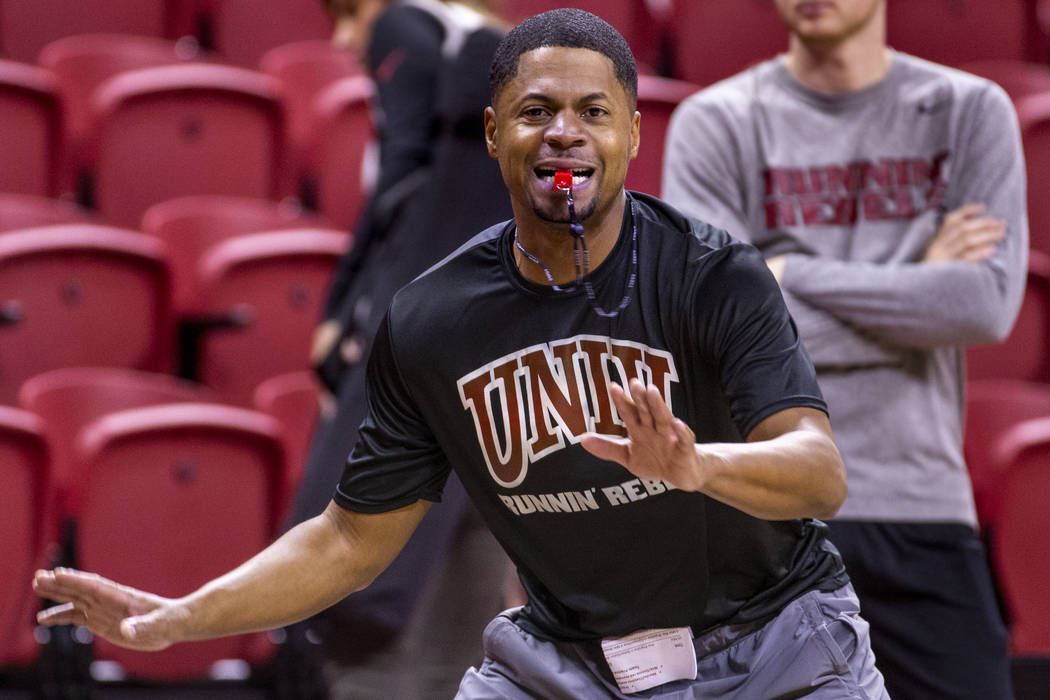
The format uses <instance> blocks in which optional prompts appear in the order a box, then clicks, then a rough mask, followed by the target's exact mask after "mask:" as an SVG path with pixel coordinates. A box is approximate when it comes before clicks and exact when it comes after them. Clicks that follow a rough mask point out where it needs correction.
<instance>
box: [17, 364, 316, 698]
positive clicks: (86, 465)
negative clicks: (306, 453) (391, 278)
mask: <svg viewBox="0 0 1050 700" xmlns="http://www.w3.org/2000/svg"><path fill="white" fill-rule="evenodd" d="M316 407H317V388H316V385H315V384H314V383H313V381H312V378H311V377H310V375H309V373H295V374H289V375H284V376H279V377H274V378H271V379H270V380H267V381H266V382H264V383H263V384H261V385H260V386H259V388H258V390H257V392H256V394H255V402H254V404H253V406H252V407H235V406H231V405H228V404H223V403H221V402H220V401H219V400H218V399H217V397H216V396H215V395H214V393H213V392H210V391H209V390H207V389H206V388H205V387H202V386H200V385H197V384H194V383H191V382H186V381H182V380H177V379H175V378H174V377H171V376H167V375H160V374H151V373H145V372H138V371H134V370H126V369H114V368H67V369H61V370H54V371H51V372H47V373H44V374H42V375H38V376H36V377H34V378H32V379H31V380H29V381H28V382H26V383H25V385H24V386H23V388H22V391H21V394H20V407H17V408H16V407H5V406H0V456H2V459H0V472H2V474H3V476H4V483H5V488H4V491H3V496H2V497H0V498H2V505H3V507H2V508H0V531H2V532H3V533H4V537H2V538H0V554H2V556H3V558H4V561H5V563H6V565H7V567H8V568H7V570H6V573H5V576H4V577H2V578H0V634H2V635H3V638H4V640H5V643H4V644H3V645H0V666H3V665H5V664H21V665H26V664H29V663H31V662H33V661H34V660H35V659H36V657H37V656H38V655H39V653H40V645H39V640H37V639H35V637H34V626H35V625H34V621H33V616H34V611H35V610H36V608H37V607H38V603H39V601H36V600H35V597H34V596H33V594H32V592H31V590H30V588H29V581H30V578H31V575H32V571H33V570H34V569H35V568H37V567H41V566H52V565H54V564H55V563H56V562H69V561H75V562H76V563H77V564H78V565H80V566H83V567H85V568H87V569H90V570H92V571H97V572H99V573H101V574H102V575H104V576H107V577H111V578H114V579H117V580H120V581H124V582H127V583H130V584H131V585H135V586H140V587H142V588H145V589H147V590H152V591H156V592H158V593H159V594H161V595H181V594H184V593H185V592H187V591H189V590H193V589H194V588H196V587H198V586H200V585H201V584H203V583H204V582H205V581H207V580H209V579H211V578H213V577H215V576H217V575H219V574H221V573H223V572H225V571H227V570H229V569H230V568H232V567H234V566H236V565H238V564H239V563H241V562H242V561H244V560H245V559H247V558H248V557H249V556H251V555H252V554H254V553H255V552H256V551H258V550H260V549H261V548H262V547H264V546H266V544H268V543H269V541H270V540H271V539H272V538H273V537H274V536H275V534H276V533H277V528H278V527H279V525H280V521H281V518H282V517H283V514H284V513H285V511H286V509H287V507H288V504H289V500H290V497H291V495H292V494H293V493H294V488H295V486H296V484H297V480H298V467H299V466H300V465H301V460H302V451H303V448H304V446H305V444H306V442H307V440H308V439H309V433H310V431H311V430H312V428H313V424H312V421H313V420H314V419H315V418H316V415H317V409H316ZM202 543H207V546H206V547H202V546H201V545H202ZM272 652H273V645H272V644H271V643H270V642H269V640H268V638H267V637H266V636H265V635H250V636H246V637H241V638H233V639H226V640H216V641H213V642H207V643H200V644H187V645H178V646H176V647H173V648H172V649H170V650H168V651H166V652H162V653H160V654H143V653H135V652H129V651H127V650H124V649H120V648H118V647H115V646H113V645H110V644H108V643H106V642H104V641H102V640H95V643H94V645H93V650H92V653H93V657H94V658H95V659H98V660H105V661H112V662H115V663H117V664H119V666H120V668H121V669H122V672H123V673H124V674H126V675H128V676H130V677H133V678H144V679H154V680H162V679H166V680H174V679H189V678H207V677H208V673H209V669H210V667H211V666H212V664H214V663H215V662H216V661H218V660H220V659H243V660H246V661H248V662H251V663H260V662H262V661H265V660H266V659H267V658H269V656H270V655H271V654H272Z"/></svg>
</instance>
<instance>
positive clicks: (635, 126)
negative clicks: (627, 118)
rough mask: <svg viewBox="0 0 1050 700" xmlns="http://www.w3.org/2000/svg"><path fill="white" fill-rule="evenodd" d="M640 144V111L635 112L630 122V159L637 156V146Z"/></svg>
mask: <svg viewBox="0 0 1050 700" xmlns="http://www.w3.org/2000/svg"><path fill="white" fill-rule="evenodd" d="M641 145H642V113H641V112H635V113H634V119H633V121H632V122H631V150H630V156H631V160H634V159H635V158H636V157H637V156H638V147H639V146H641Z"/></svg>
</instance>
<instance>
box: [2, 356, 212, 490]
mask: <svg viewBox="0 0 1050 700" xmlns="http://www.w3.org/2000/svg"><path fill="white" fill-rule="evenodd" d="M214 401H216V397H215V394H214V392H212V391H211V390H209V389H207V388H206V387H204V386H201V385H200V384H195V383H193V382H188V381H185V380H182V379H177V378H175V377H173V376H170V375H167V374H162V373H159V372H143V371H140V370H133V369H127V368H122V367H65V368H62V369H55V370H51V371H49V372H44V373H42V374H38V375H36V376H35V377H31V378H30V379H28V380H26V381H25V382H24V383H23V384H22V387H21V389H20V390H19V392H18V403H19V405H20V406H21V407H22V408H24V409H25V410H27V411H29V412H31V413H34V414H36V415H37V416H39V417H40V419H41V420H42V421H43V429H44V433H45V435H47V438H48V443H49V445H50V446H51V463H52V483H53V484H54V486H55V489H56V490H57V491H64V490H65V489H66V488H68V486H69V483H70V479H71V477H72V475H73V474H74V473H75V472H76V469H77V467H76V463H75V458H76V452H75V445H76V440H77V438H78V436H79V435H80V431H81V430H82V429H83V428H84V426H86V425H88V424H89V423H91V422H92V421H94V420H96V419H97V418H99V417H100V416H103V415H106V414H107V413H115V412H117V411H122V410H125V409H129V408H137V407H139V406H153V405H157V404H165V403H186V402H196V403H200V402H214ZM59 505H60V507H61V504H59Z"/></svg>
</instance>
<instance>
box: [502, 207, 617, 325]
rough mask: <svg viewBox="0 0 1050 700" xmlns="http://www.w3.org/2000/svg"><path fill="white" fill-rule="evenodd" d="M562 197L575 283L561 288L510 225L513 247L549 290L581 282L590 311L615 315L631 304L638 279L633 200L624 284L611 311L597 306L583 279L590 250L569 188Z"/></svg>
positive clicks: (587, 271)
mask: <svg viewBox="0 0 1050 700" xmlns="http://www.w3.org/2000/svg"><path fill="white" fill-rule="evenodd" d="M565 196H566V199H567V200H568V203H569V233H571V234H572V238H573V246H572V249H573V258H574V262H575V268H576V282H575V283H574V284H573V285H572V286H571V287H561V286H558V285H557V284H555V283H554V275H552V274H551V271H550V268H548V267H547V266H546V265H544V264H543V263H542V262H541V261H540V259H539V258H537V257H536V256H534V255H533V254H532V253H530V252H529V251H527V250H525V247H524V246H523V245H522V244H521V240H520V239H519V238H518V228H517V227H516V226H515V227H514V246H515V247H516V248H517V249H518V250H519V251H521V254H522V255H524V256H525V257H526V258H528V259H529V260H530V261H532V262H533V263H535V264H537V265H539V266H540V268H541V269H542V270H543V274H544V275H545V276H546V277H547V281H548V282H549V283H550V286H551V289H553V290H554V291H556V292H571V291H573V290H574V289H576V288H578V287H579V286H580V284H581V282H582V284H583V289H584V291H585V292H586V293H587V302H588V303H589V304H590V306H591V309H592V310H593V311H594V313H596V314H598V315H599V316H601V317H602V318H615V317H616V316H619V315H620V312H621V311H623V310H624V309H626V308H627V305H628V304H630V303H631V291H632V290H633V289H634V285H635V283H636V282H637V281H638V211H637V209H636V208H635V205H634V200H633V199H631V200H628V202H629V203H630V205H631V266H630V269H629V271H628V277H627V285H626V288H625V289H624V294H623V299H621V300H620V303H619V305H617V307H616V308H615V309H613V310H612V311H606V310H605V309H602V308H601V307H599V306H598V304H597V297H596V296H595V294H594V287H593V286H592V285H591V281H590V280H589V279H587V277H588V276H589V275H590V272H591V270H590V253H589V251H588V250H587V242H586V241H585V240H584V238H583V225H582V224H581V223H580V220H579V219H578V218H576V206H575V203H574V202H573V199H572V190H571V189H566V191H565Z"/></svg>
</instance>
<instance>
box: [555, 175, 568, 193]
mask: <svg viewBox="0 0 1050 700" xmlns="http://www.w3.org/2000/svg"><path fill="white" fill-rule="evenodd" d="M559 190H568V191H569V192H572V171H570V170H556V171H555V172H554V191H555V192H557V191H559Z"/></svg>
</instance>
